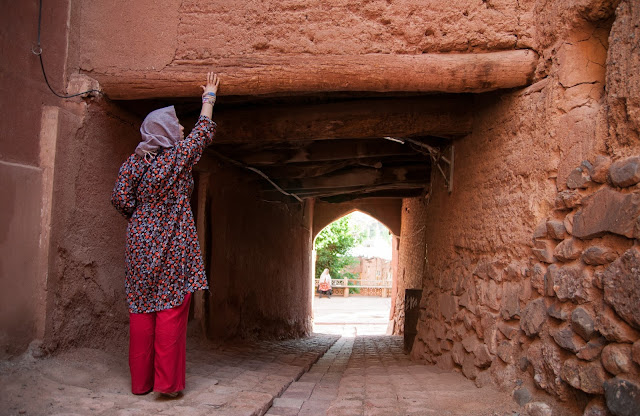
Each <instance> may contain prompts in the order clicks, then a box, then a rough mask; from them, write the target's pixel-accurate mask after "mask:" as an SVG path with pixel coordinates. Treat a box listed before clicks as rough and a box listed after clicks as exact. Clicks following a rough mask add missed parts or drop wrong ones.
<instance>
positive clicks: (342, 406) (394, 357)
mask: <svg viewBox="0 0 640 416" xmlns="http://www.w3.org/2000/svg"><path fill="white" fill-rule="evenodd" d="M521 412H522V409H521V408H519V406H518V405H517V404H516V403H515V402H514V401H513V399H512V398H511V397H510V396H509V395H507V394H506V393H501V392H498V391H496V390H495V389H493V388H491V387H483V388H480V389H479V388H477V387H476V386H475V384H474V383H473V382H472V381H470V380H468V379H466V378H465V377H463V376H462V375H461V374H460V373H456V372H446V371H442V370H438V369H437V368H436V367H433V366H424V365H420V364H417V363H414V362H411V360H409V357H408V356H407V355H406V354H404V352H403V350H402V338H401V337H390V336H366V335H365V336H357V337H355V338H353V337H352V338H348V337H342V338H341V339H340V340H339V341H338V342H336V343H335V344H334V345H333V346H332V347H331V349H330V350H329V351H328V352H327V353H326V354H325V355H324V356H323V357H322V358H321V359H320V360H319V361H318V362H317V363H316V364H315V365H314V366H313V367H312V368H311V370H310V371H309V372H308V373H306V374H305V375H303V376H302V377H301V378H300V380H299V381H297V382H295V383H292V384H291V385H290V386H289V388H288V389H287V390H286V391H285V392H284V393H283V394H282V395H281V396H280V398H277V399H275V400H274V402H273V406H272V407H271V408H270V409H269V411H268V412H267V415H269V416H277V415H280V416H294V415H300V416H311V415H324V414H326V415H330V416H351V415H361V416H375V415H389V416H391V415H394V416H396V415H397V416H401V415H416V416H417V415H434V416H447V415H461V416H462V415H465V416H474V415H475V416H484V415H487V416H494V415H499V416H503V415H508V416H512V415H518V414H521Z"/></svg>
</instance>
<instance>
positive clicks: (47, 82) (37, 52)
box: [31, 0, 102, 98]
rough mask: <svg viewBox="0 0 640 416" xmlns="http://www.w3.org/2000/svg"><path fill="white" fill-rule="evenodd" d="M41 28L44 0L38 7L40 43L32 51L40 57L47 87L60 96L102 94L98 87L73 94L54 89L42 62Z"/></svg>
mask: <svg viewBox="0 0 640 416" xmlns="http://www.w3.org/2000/svg"><path fill="white" fill-rule="evenodd" d="M41 28H42V0H40V7H39V9H38V43H37V44H36V45H35V46H34V47H32V48H31V53H33V54H34V55H36V56H37V57H38V58H39V59H40V68H41V69H42V76H43V77H44V82H45V83H46V84H47V87H49V90H50V91H51V92H52V93H53V95H55V96H56V97H59V98H73V97H77V96H80V95H85V94H89V93H92V92H95V93H98V94H102V91H99V90H96V89H91V90H87V91H84V92H79V93H77V94H71V95H62V94H58V93H57V92H55V91H54V89H53V88H52V87H51V84H49V79H47V73H46V71H45V70H44V63H43V62H42V46H41V43H40V33H41Z"/></svg>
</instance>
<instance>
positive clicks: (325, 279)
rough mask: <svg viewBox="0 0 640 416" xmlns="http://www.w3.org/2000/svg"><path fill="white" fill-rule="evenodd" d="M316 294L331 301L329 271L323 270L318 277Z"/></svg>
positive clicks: (331, 291)
mask: <svg viewBox="0 0 640 416" xmlns="http://www.w3.org/2000/svg"><path fill="white" fill-rule="evenodd" d="M318 293H319V294H320V297H322V295H327V297H328V298H329V299H331V295H332V294H333V290H331V275H330V274H329V269H324V271H323V272H322V274H321V275H320V281H319V282H318Z"/></svg>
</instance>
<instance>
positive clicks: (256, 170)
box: [207, 149, 303, 202]
mask: <svg viewBox="0 0 640 416" xmlns="http://www.w3.org/2000/svg"><path fill="white" fill-rule="evenodd" d="M207 151H208V152H210V153H213V154H214V155H216V156H217V157H219V158H220V159H222V160H226V161H227V162H229V163H231V164H233V165H236V166H239V167H241V168H245V169H248V170H250V171H252V172H254V173H257V174H258V175H260V176H262V177H263V178H264V179H266V180H267V181H268V182H269V183H270V184H271V185H273V187H274V188H276V189H277V190H278V192H280V193H281V194H283V195H287V196H290V197H292V198H295V199H296V200H297V201H298V202H303V201H302V199H301V198H300V197H299V196H298V195H296V194H294V193H291V192H287V191H285V190H284V189H282V188H281V187H279V186H278V184H276V183H275V182H274V181H272V180H271V179H269V177H268V176H267V175H265V174H264V173H263V172H262V171H260V170H258V169H256V168H253V167H251V166H247V165H245V164H244V163H241V162H238V161H237V160H233V159H231V158H230V157H227V156H225V155H223V154H222V153H220V152H217V151H215V150H212V149H209V150H207Z"/></svg>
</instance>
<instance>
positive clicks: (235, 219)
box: [208, 168, 313, 338]
mask: <svg viewBox="0 0 640 416" xmlns="http://www.w3.org/2000/svg"><path fill="white" fill-rule="evenodd" d="M256 179H259V177H258V176H255V175H252V174H251V173H247V172H244V171H239V170H236V169H230V168H221V169H216V170H215V171H214V172H212V174H211V186H210V189H209V191H210V196H209V197H210V200H211V209H210V221H211V226H210V227H211V229H210V232H211V269H210V272H209V273H208V276H209V280H210V282H211V295H210V298H209V299H210V302H209V324H208V330H209V336H210V337H212V338H229V337H267V338H269V337H277V338H286V337H297V336H301V335H305V334H308V333H309V332H310V331H311V296H312V288H313V285H312V281H311V250H312V245H311V218H312V209H311V207H307V208H306V210H305V207H304V206H302V205H301V204H297V203H296V204H284V203H268V202H263V201H261V200H260V198H258V197H257V193H256V190H257V188H255V186H252V185H251V182H252V181H255V180H256ZM259 180H261V179H259Z"/></svg>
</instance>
